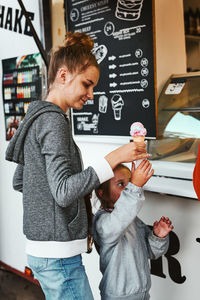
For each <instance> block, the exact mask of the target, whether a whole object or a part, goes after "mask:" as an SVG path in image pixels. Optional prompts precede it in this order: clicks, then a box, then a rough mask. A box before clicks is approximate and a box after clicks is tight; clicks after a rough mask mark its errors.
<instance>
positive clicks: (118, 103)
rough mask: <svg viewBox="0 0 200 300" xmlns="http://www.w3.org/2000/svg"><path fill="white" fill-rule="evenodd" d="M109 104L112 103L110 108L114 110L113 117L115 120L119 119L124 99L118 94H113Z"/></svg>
mask: <svg viewBox="0 0 200 300" xmlns="http://www.w3.org/2000/svg"><path fill="white" fill-rule="evenodd" d="M111 104H112V109H113V111H114V118H115V120H117V121H118V120H121V111H122V107H123V106H124V101H123V99H122V97H121V95H119V94H115V95H114V96H113V97H112V98H111Z"/></svg>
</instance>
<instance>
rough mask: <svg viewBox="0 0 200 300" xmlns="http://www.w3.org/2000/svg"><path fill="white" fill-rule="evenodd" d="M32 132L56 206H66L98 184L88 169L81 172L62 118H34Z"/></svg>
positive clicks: (79, 161)
mask: <svg viewBox="0 0 200 300" xmlns="http://www.w3.org/2000/svg"><path fill="white" fill-rule="evenodd" d="M35 130H36V137H37V140H38V143H39V146H40V148H41V153H42V155H43V156H44V162H45V168H46V174H47V180H48V183H49V188H50V190H51V193H52V195H53V197H54V199H55V201H56V202H57V203H58V205H60V206H62V207H67V206H69V205H71V203H73V202H74V201H77V200H78V199H80V198H83V197H84V196H85V195H87V194H89V193H90V192H91V191H92V190H93V189H94V188H96V187H97V186H98V185H99V183H100V180H99V178H98V176H97V173H96V172H95V170H94V169H93V168H92V167H88V168H87V169H85V170H84V171H82V165H81V159H80V155H79V152H78V148H77V146H76V145H75V144H74V141H73V139H72V137H71V129H70V126H69V123H68V122H67V120H66V119H65V118H64V116H62V115H61V114H58V113H54V112H52V113H49V112H48V113H44V114H42V115H41V116H39V117H38V118H37V121H36V122H35Z"/></svg>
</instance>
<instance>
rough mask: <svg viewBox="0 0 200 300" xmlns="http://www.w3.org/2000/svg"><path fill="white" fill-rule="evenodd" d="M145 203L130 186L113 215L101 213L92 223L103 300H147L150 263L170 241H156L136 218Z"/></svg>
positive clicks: (122, 195) (137, 191) (150, 232)
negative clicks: (97, 251)
mask: <svg viewBox="0 0 200 300" xmlns="http://www.w3.org/2000/svg"><path fill="white" fill-rule="evenodd" d="M143 201H144V195H143V191H142V189H141V188H139V187H136V186H134V185H133V184H132V183H129V184H128V185H127V186H126V188H125V189H124V190H123V191H122V193H121V195H120V197H119V199H118V200H117V202H116V203H115V205H114V209H113V211H112V212H107V211H105V210H101V211H99V212H97V214H96V215H95V217H94V220H93V234H94V240H95V242H96V243H97V245H98V246H99V247H100V270H101V272H102V275H103V277H102V280H101V282H100V285H99V288H100V291H101V299H102V300H148V299H149V289H150V287H151V279H150V269H149V261H148V260H149V259H156V258H158V257H159V256H161V255H163V254H164V253H166V251H167V249H168V245H169V237H168V236H166V237H165V238H159V237H157V236H155V235H154V234H153V231H152V230H151V229H150V228H149V227H148V226H147V225H146V224H144V223H143V222H142V221H141V220H140V219H139V218H138V217H137V214H138V212H139V211H140V209H141V207H142V204H143Z"/></svg>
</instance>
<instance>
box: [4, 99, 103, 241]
mask: <svg viewBox="0 0 200 300" xmlns="http://www.w3.org/2000/svg"><path fill="white" fill-rule="evenodd" d="M6 159H7V160H9V161H13V162H16V163H17V164H18V167H17V169H16V172H15V175H14V178H13V186H14V189H16V190H19V191H22V192H23V213H24V215H23V231H24V234H25V235H26V237H27V239H28V240H32V241H56V242H66V241H67V242H68V241H73V240H83V239H86V237H87V213H86V208H85V202H84V196H85V195H87V194H88V193H90V192H91V191H92V190H93V189H94V188H96V187H97V186H98V185H99V183H100V181H99V178H98V176H97V174H96V172H95V170H94V169H93V168H92V167H89V168H87V169H85V170H84V171H82V162H81V157H80V153H79V150H78V147H77V146H76V144H75V142H74V140H73V138H72V133H71V128H70V124H69V121H68V119H67V117H66V115H65V114H64V113H63V111H62V110H61V109H60V108H59V107H58V106H57V105H55V104H53V103H49V102H45V101H35V102H32V103H31V104H30V105H29V108H28V111H27V114H26V116H25V118H24V120H23V122H22V123H21V124H20V126H19V128H18V129H17V131H16V133H15V135H14V136H13V138H12V139H11V141H10V143H9V145H8V148H7V151H6Z"/></svg>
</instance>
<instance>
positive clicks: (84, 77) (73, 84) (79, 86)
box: [64, 66, 99, 109]
mask: <svg viewBox="0 0 200 300" xmlns="http://www.w3.org/2000/svg"><path fill="white" fill-rule="evenodd" d="M98 80H99V70H98V69H97V68H96V67H95V66H89V67H88V68H87V69H86V70H85V71H84V72H82V73H75V74H70V73H68V74H67V76H66V80H65V88H64V96H65V97H64V98H65V103H66V105H67V108H74V109H82V108H83V105H84V104H85V103H86V102H87V100H88V99H93V88H94V87H95V86H96V85H97V83H98Z"/></svg>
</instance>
